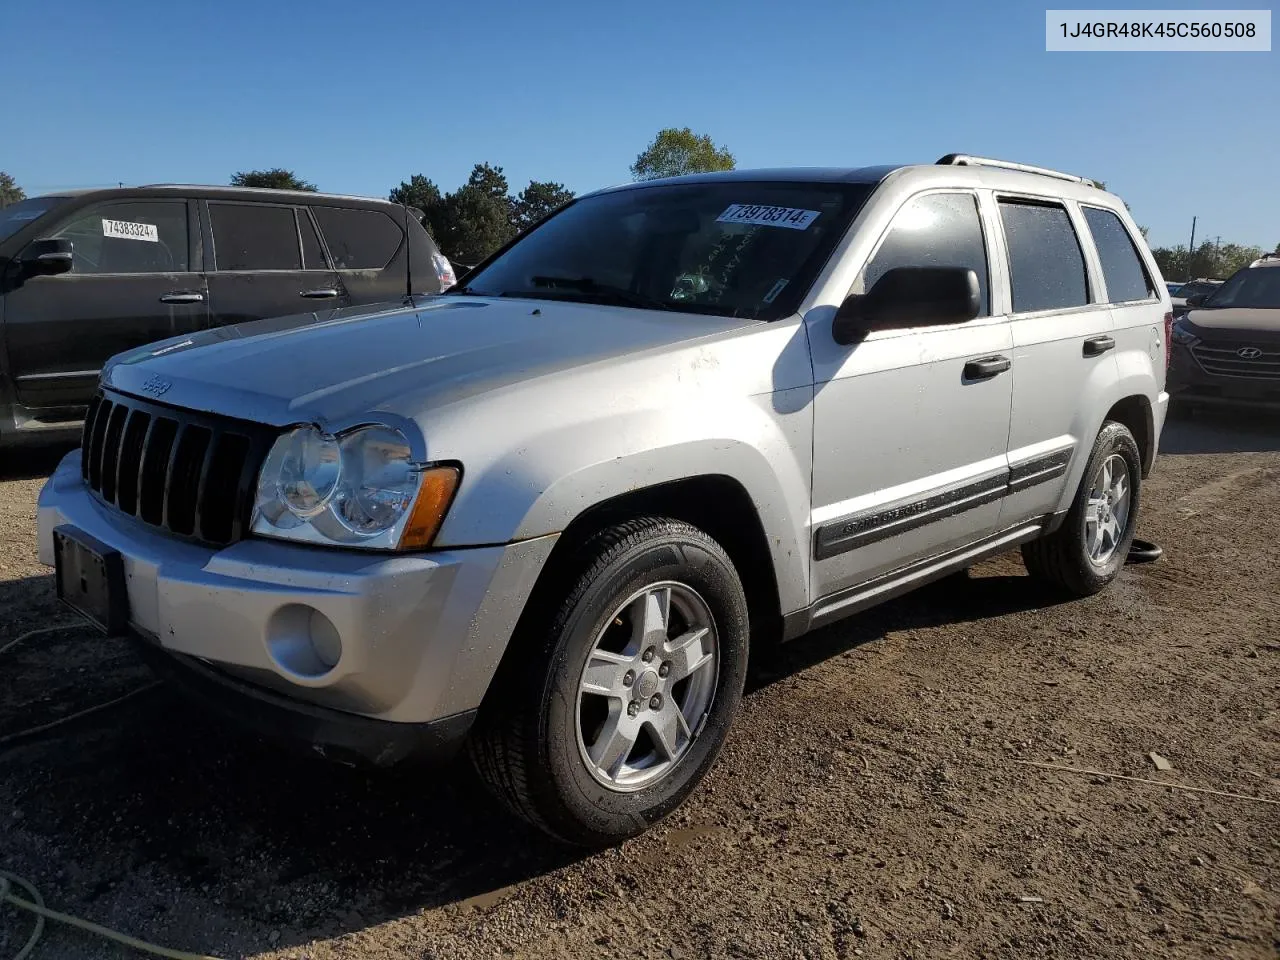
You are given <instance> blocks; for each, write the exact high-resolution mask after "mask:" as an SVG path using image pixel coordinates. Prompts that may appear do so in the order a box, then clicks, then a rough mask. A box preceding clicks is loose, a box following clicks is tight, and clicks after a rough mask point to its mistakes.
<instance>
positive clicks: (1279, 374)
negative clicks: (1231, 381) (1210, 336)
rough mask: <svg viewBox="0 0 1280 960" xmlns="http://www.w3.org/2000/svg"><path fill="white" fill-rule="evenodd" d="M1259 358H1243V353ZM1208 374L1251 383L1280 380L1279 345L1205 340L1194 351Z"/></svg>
mask: <svg viewBox="0 0 1280 960" xmlns="http://www.w3.org/2000/svg"><path fill="white" fill-rule="evenodd" d="M1241 350H1244V351H1246V354H1252V353H1253V351H1257V355H1256V356H1250V355H1246V356H1243V357H1242V356H1241V355H1240V351H1241ZM1191 355H1192V356H1194V357H1195V358H1196V363H1198V364H1200V367H1201V369H1203V370H1204V372H1205V373H1212V374H1214V375H1216V376H1219V377H1242V378H1245V379H1249V380H1280V343H1272V344H1265V345H1264V344H1259V343H1224V342H1222V341H1216V342H1215V341H1207V340H1202V341H1200V342H1199V343H1197V344H1195V345H1194V346H1193V347H1192V348H1191Z"/></svg>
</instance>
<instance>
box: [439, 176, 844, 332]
mask: <svg viewBox="0 0 1280 960" xmlns="http://www.w3.org/2000/svg"><path fill="white" fill-rule="evenodd" d="M868 189H869V188H868V187H867V186H865V185H862V184H831V183H787V182H755V181H745V180H744V181H719V182H708V183H672V184H664V185H662V186H645V187H639V188H632V189H628V190H616V191H612V192H608V193H600V194H596V195H595V196H591V197H585V198H583V199H581V200H578V201H576V202H574V203H572V204H570V205H569V206H568V207H565V208H564V209H562V210H561V211H560V212H558V213H556V214H554V215H552V216H551V218H550V219H548V220H544V221H543V222H542V223H541V224H539V225H538V226H536V227H534V228H532V229H531V230H530V231H529V232H528V233H526V234H524V235H523V236H521V237H520V238H519V239H518V240H516V241H515V243H514V244H513V245H512V246H511V247H509V248H508V249H507V250H506V251H505V252H503V253H502V254H501V255H499V256H498V257H496V258H494V259H493V260H492V261H491V262H490V263H488V264H487V265H486V266H484V267H482V268H480V269H478V270H476V271H474V272H472V273H470V274H467V276H466V278H465V281H464V285H463V286H462V287H461V288H454V289H453V290H451V291H450V292H451V293H461V294H479V295H489V296H502V295H506V296H514V297H530V298H535V299H549V300H576V301H580V302H584V303H607V304H611V305H616V306H622V307H639V308H650V309H668V310H675V311H679V312H682V313H705V314H716V315H719V316H726V317H751V318H756V319H772V318H776V317H783V316H787V315H788V314H790V313H792V312H794V310H795V309H796V307H797V306H798V305H799V302H800V299H801V298H802V297H803V296H804V294H805V292H806V291H807V290H808V288H809V285H810V284H811V283H812V282H813V278H814V277H815V276H816V275H817V272H818V270H819V269H820V268H821V267H822V265H823V264H824V263H825V262H826V260H827V257H829V256H830V255H831V250H832V249H833V248H834V246H835V244H836V241H838V240H839V239H840V236H841V235H842V234H843V233H844V230H845V228H846V227H848V225H849V221H850V220H851V219H852V218H853V215H854V214H855V213H857V211H858V208H859V207H861V206H862V203H863V201H864V200H865V199H866V197H867V193H868Z"/></svg>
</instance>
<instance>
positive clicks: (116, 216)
mask: <svg viewBox="0 0 1280 960" xmlns="http://www.w3.org/2000/svg"><path fill="white" fill-rule="evenodd" d="M195 223H196V216H195V205H194V203H193V202H191V201H187V200H183V199H151V198H139V199H134V200H114V201H109V202H105V203H99V204H95V205H93V206H90V207H87V208H83V209H81V210H79V211H77V212H75V213H74V214H70V215H69V216H68V217H67V218H66V219H65V220H63V221H62V222H61V223H59V224H56V225H52V226H51V229H50V230H49V232H48V233H47V234H46V236H50V237H63V238H66V239H68V240H70V241H71V242H72V244H73V247H74V250H73V260H72V267H71V271H70V272H69V273H64V274H60V275H58V276H52V277H50V276H44V277H30V278H27V279H26V280H24V281H23V283H22V284H21V285H20V286H18V287H16V288H15V289H12V290H9V291H8V292H7V293H6V294H5V339H6V341H7V343H8V348H9V362H10V369H11V371H12V375H13V379H14V383H15V386H16V390H17V396H18V401H19V402H20V403H21V404H22V405H23V406H25V407H28V408H32V409H50V408H68V414H69V415H70V416H75V415H78V412H77V411H78V409H79V408H81V407H83V406H85V405H86V404H87V403H88V402H89V399H90V397H91V396H92V394H93V391H94V388H95V386H96V384H97V380H98V373H99V371H100V370H101V369H102V365H103V363H105V362H106V360H108V359H109V358H110V357H112V356H114V355H115V354H117V353H121V352H123V351H125V350H130V349H132V348H134V347H138V346H141V345H143V344H145V343H151V342H152V341H155V340H163V339H165V338H166V337H172V336H177V335H180V334H183V333H190V332H193V331H196V330H200V329H203V328H204V327H206V326H207V325H208V290H207V288H206V283H205V276H204V274H203V272H202V271H201V270H200V269H199V264H200V238H199V232H198V230H197V229H196V228H195Z"/></svg>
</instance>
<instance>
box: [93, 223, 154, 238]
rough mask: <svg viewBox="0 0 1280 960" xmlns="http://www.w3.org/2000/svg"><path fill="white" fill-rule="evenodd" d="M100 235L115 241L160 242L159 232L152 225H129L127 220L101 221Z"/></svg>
mask: <svg viewBox="0 0 1280 960" xmlns="http://www.w3.org/2000/svg"><path fill="white" fill-rule="evenodd" d="M102 235H103V236H104V237H115V238H116V239H117V240H146V241H147V242H149V243H159V242H160V231H159V230H157V229H156V225H155V224H154V223H130V222H129V221H128V220H103V221H102Z"/></svg>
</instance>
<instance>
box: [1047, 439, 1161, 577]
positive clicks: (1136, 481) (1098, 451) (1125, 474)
mask: <svg viewBox="0 0 1280 960" xmlns="http://www.w3.org/2000/svg"><path fill="white" fill-rule="evenodd" d="M1141 492H1142V460H1141V458H1140V456H1139V455H1138V444H1137V442H1136V441H1135V440H1134V439H1133V434H1132V433H1130V432H1129V428H1128V427H1126V426H1125V425H1124V424H1122V423H1116V422H1115V421H1108V422H1107V423H1104V424H1103V425H1102V430H1101V431H1100V432H1099V433H1098V438H1097V440H1095V441H1094V444H1093V452H1092V453H1091V454H1090V456H1089V463H1088V465H1087V466H1086V467H1085V471H1084V477H1083V478H1081V480H1080V486H1079V488H1078V489H1077V491H1076V498H1075V500H1074V501H1073V503H1072V505H1071V509H1070V511H1069V512H1068V513H1067V516H1066V519H1065V520H1064V521H1063V523H1062V526H1061V527H1059V528H1058V529H1057V530H1056V531H1055V532H1054V533H1051V534H1050V535H1049V536H1047V537H1042V538H1041V539H1039V540H1033V541H1032V542H1031V543H1028V544H1024V545H1023V547H1022V559H1023V561H1024V562H1025V563H1026V566H1027V571H1028V572H1029V573H1030V574H1031V575H1032V576H1033V577H1036V578H1037V579H1039V580H1042V581H1044V582H1045V583H1047V584H1049V585H1050V586H1052V587H1054V588H1056V589H1057V590H1059V591H1061V592H1062V593H1065V594H1067V595H1068V596H1073V597H1087V596H1091V595H1092V594H1095V593H1097V592H1098V591H1099V590H1102V589H1103V588H1104V587H1106V586H1107V584H1109V583H1110V582H1111V581H1112V580H1114V579H1115V578H1116V576H1117V575H1118V574H1119V573H1120V568H1121V567H1122V566H1124V562H1125V558H1126V557H1127V556H1128V553H1129V545H1130V544H1131V543H1132V542H1133V534H1134V529H1135V526H1136V524H1137V519H1138V505H1139V502H1140V500H1141Z"/></svg>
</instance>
